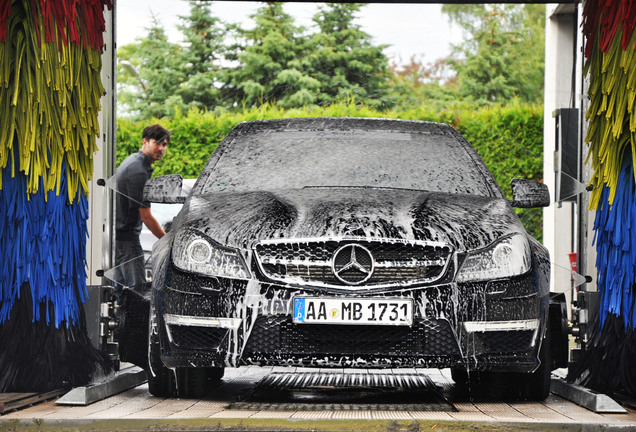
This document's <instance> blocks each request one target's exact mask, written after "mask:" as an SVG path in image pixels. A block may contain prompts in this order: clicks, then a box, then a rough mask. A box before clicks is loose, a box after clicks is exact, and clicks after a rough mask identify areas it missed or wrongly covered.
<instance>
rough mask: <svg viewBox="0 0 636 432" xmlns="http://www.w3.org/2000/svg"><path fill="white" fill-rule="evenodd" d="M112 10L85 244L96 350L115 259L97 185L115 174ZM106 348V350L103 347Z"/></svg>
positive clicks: (109, 212) (104, 198)
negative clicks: (101, 273)
mask: <svg viewBox="0 0 636 432" xmlns="http://www.w3.org/2000/svg"><path fill="white" fill-rule="evenodd" d="M113 3H114V4H113V9H112V10H107V9H105V10H104V19H105V23H106V31H105V32H104V44H105V48H104V53H103V55H102V74H101V77H102V84H103V86H104V89H105V92H104V96H103V97H102V99H101V112H100V114H99V126H100V136H99V138H98V139H97V146H98V148H99V150H98V151H97V153H95V155H94V156H93V178H92V180H90V181H89V183H88V186H89V196H88V211H89V219H88V221H87V224H88V236H89V237H88V240H87V243H86V264H87V280H86V285H87V286H88V295H89V300H88V301H87V303H86V306H85V310H86V325H87V328H88V332H89V336H90V337H91V339H92V340H93V343H94V344H95V345H96V346H97V345H99V343H100V342H99V341H100V339H101V338H100V333H103V331H104V329H100V323H105V322H107V321H108V320H107V319H105V317H101V316H100V315H101V307H100V305H101V303H102V301H105V299H104V297H105V295H107V293H104V292H103V290H102V287H103V286H105V285H109V284H111V283H110V282H109V281H108V280H106V279H105V278H103V277H101V276H99V275H98V272H99V271H100V270H108V269H109V268H110V267H111V256H112V246H113V245H112V237H113V236H112V229H113V227H114V223H113V208H112V200H111V199H110V196H112V194H113V192H112V191H111V190H110V189H107V188H106V187H104V186H101V185H98V184H97V183H98V180H100V179H108V178H109V177H111V176H112V175H113V173H114V170H115V147H116V135H115V134H116V118H115V114H116V112H115V106H116V103H115V102H116V100H115V97H116V93H115V71H116V67H115V65H116V58H115V55H116V52H115V47H116V42H115V40H116V37H115V34H116V33H115V8H116V7H117V2H113ZM102 348H103V347H102Z"/></svg>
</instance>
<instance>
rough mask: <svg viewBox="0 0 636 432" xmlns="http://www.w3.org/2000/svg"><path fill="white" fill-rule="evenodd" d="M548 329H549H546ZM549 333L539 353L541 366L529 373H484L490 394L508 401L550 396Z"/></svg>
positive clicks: (542, 398) (540, 399) (539, 398)
mask: <svg viewBox="0 0 636 432" xmlns="http://www.w3.org/2000/svg"><path fill="white" fill-rule="evenodd" d="M548 328H549V327H548ZM550 352H551V347H550V332H549V331H546V332H545V336H544V338H543V342H542V343H541V349H540V351H539V360H540V361H541V365H540V366H539V368H538V369H537V370H535V371H534V372H531V373H522V372H491V373H485V374H486V375H487V377H484V378H483V379H484V381H485V382H486V383H487V384H488V385H489V386H490V390H491V393H492V394H494V395H496V396H498V397H503V398H504V399H510V400H525V401H537V402H540V401H543V400H545V399H546V398H547V397H548V395H549V394H550V383H551V375H552V368H551V366H552V361H551V356H550Z"/></svg>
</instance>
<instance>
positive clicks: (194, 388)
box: [176, 367, 225, 399]
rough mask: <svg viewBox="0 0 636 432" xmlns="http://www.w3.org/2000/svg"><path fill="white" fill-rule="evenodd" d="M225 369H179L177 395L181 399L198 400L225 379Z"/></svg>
mask: <svg viewBox="0 0 636 432" xmlns="http://www.w3.org/2000/svg"><path fill="white" fill-rule="evenodd" d="M224 373H225V369H224V368H222V367H209V368H203V367H202V368H177V370H176V377H177V393H178V396H179V397H184V398H190V399H197V398H200V397H203V396H205V395H206V394H208V393H209V392H210V390H211V389H212V386H213V385H215V384H218V382H219V381H220V380H221V378H223V375H224Z"/></svg>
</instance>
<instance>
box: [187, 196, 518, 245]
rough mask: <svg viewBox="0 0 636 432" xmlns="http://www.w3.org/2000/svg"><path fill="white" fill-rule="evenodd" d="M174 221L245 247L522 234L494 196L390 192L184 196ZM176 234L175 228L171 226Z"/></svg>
mask: <svg viewBox="0 0 636 432" xmlns="http://www.w3.org/2000/svg"><path fill="white" fill-rule="evenodd" d="M185 207H186V208H185V209H184V211H182V212H181V214H180V217H179V220H178V222H177V224H176V226H175V227H176V228H177V229H184V228H192V229H196V230H198V231H200V232H202V233H204V234H206V235H207V236H209V237H210V238H212V239H213V240H215V241H216V242H218V243H220V244H223V245H226V246H230V247H237V248H251V247H252V246H253V245H254V244H255V243H257V242H259V241H261V240H265V239H309V238H332V239H339V238H361V237H366V238H374V239H397V240H403V241H413V240H422V241H432V242H442V243H445V244H448V245H451V246H452V247H453V248H454V249H455V250H456V251H466V250H472V249H478V248H481V247H484V246H487V245H489V244H491V243H492V242H493V241H494V240H496V239H498V238H499V237H501V236H503V235H505V234H509V233H514V232H525V229H524V228H523V225H522V224H521V222H520V221H519V219H518V217H517V216H516V214H515V213H514V211H513V210H512V208H511V207H510V205H509V203H508V202H507V201H506V200H504V199H500V198H491V197H480V196H474V195H456V194H447V193H437V192H422V191H410V190H395V189H368V188H305V189H302V190H288V191H275V192H269V191H259V192H242V193H227V192H225V193H215V194H210V195H204V196H203V195H199V196H191V198H190V199H189V200H188V202H186V205H185ZM175 231H176V230H175Z"/></svg>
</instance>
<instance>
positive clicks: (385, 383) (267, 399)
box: [228, 372, 456, 411]
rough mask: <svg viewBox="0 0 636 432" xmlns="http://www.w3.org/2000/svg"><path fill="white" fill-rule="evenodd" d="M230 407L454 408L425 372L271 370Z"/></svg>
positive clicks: (337, 409)
mask: <svg viewBox="0 0 636 432" xmlns="http://www.w3.org/2000/svg"><path fill="white" fill-rule="evenodd" d="M228 408H229V409H240V410H294V411H322V410H335V411H365V410H374V411H456V409H455V407H454V406H453V405H452V404H451V403H450V402H448V401H447V400H446V398H444V396H443V395H442V393H441V391H440V389H438V388H437V386H436V384H435V383H434V382H433V381H432V380H431V379H430V378H429V377H428V376H426V375H419V374H407V373H405V374H394V373H386V374H385V373H330V372H303V373H287V372H275V373H272V374H270V375H268V376H266V377H264V378H263V379H262V380H261V381H259V383H258V384H257V385H256V386H255V387H254V388H253V389H252V391H250V392H249V393H248V394H247V395H246V396H245V397H244V398H242V399H241V400H239V401H237V402H234V403H232V404H231V405H230V406H229V407H228Z"/></svg>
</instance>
